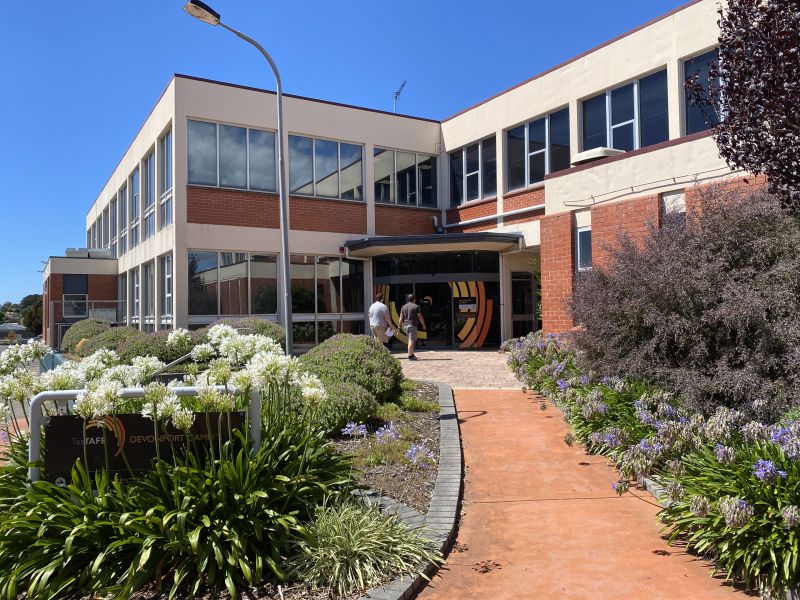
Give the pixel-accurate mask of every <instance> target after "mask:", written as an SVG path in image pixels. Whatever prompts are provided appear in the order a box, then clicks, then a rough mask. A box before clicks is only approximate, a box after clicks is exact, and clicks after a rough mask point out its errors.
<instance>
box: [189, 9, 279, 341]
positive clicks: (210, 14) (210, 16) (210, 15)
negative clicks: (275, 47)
mask: <svg viewBox="0 0 800 600" xmlns="http://www.w3.org/2000/svg"><path fill="white" fill-rule="evenodd" d="M183 10H185V11H186V12H187V13H189V14H190V15H192V16H193V17H194V18H196V19H199V20H200V21H202V22H203V23H208V24H209V25H219V26H220V27H222V28H223V29H227V30H228V31H230V32H231V33H233V34H235V35H237V36H238V37H240V38H242V39H243V40H244V41H245V42H248V43H249V44H252V45H253V46H255V47H256V49H257V50H258V51H259V52H261V54H262V55H264V58H266V59H267V62H268V63H269V66H270V67H272V72H273V73H274V74H275V89H276V92H277V97H278V195H279V196H280V220H281V284H282V285H283V324H284V327H286V354H287V355H291V354H292V288H291V280H290V278H289V197H288V193H287V188H286V166H285V164H284V158H283V157H284V145H283V86H282V84H281V75H280V73H278V67H277V66H276V65H275V61H274V60H272V57H271V56H270V55H269V54H267V51H266V50H264V47H263V46H262V45H261V44H259V43H258V42H257V41H255V40H254V39H253V38H251V37H249V36H247V35H245V34H243V33H241V32H240V31H236V30H235V29H233V28H232V27H228V26H227V25H225V23H223V22H222V21H221V20H220V16H219V13H218V12H217V11H215V10H214V9H213V8H211V7H210V6H208V4H206V3H205V2H200V0H189V2H187V3H186V4H185V5H184V7H183Z"/></svg>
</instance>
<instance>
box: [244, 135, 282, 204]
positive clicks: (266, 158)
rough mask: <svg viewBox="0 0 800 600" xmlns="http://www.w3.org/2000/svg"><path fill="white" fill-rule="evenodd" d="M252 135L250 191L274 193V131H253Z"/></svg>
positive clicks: (275, 187)
mask: <svg viewBox="0 0 800 600" xmlns="http://www.w3.org/2000/svg"><path fill="white" fill-rule="evenodd" d="M249 135H250V189H251V190H259V191H262V192H274V191H275V190H276V189H277V186H276V183H275V134H274V133H273V132H272V131H261V130H259V129H251V130H250V131H249Z"/></svg>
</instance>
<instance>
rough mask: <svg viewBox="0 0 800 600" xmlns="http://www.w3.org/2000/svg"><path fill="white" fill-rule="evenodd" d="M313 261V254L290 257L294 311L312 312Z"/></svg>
mask: <svg viewBox="0 0 800 600" xmlns="http://www.w3.org/2000/svg"><path fill="white" fill-rule="evenodd" d="M315 262H316V257H315V256H303V255H292V257H291V264H290V268H289V272H290V274H291V280H292V312H294V313H314V297H315V290H316V288H315V285H314V263H315ZM312 325H313V323H312Z"/></svg>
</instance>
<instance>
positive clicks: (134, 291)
mask: <svg viewBox="0 0 800 600" xmlns="http://www.w3.org/2000/svg"><path fill="white" fill-rule="evenodd" d="M128 281H129V283H128V291H129V293H130V299H129V305H130V311H131V314H130V318H131V321H132V322H134V323H138V322H139V268H138V267H137V268H135V269H131V270H130V271H128Z"/></svg>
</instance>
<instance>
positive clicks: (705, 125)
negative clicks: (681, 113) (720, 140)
mask: <svg viewBox="0 0 800 600" xmlns="http://www.w3.org/2000/svg"><path fill="white" fill-rule="evenodd" d="M718 61H719V53H718V50H716V49H714V50H711V51H710V52H706V53H705V54H701V55H700V56H695V57H694V58H690V59H688V60H685V61H683V77H684V81H686V80H688V79H689V78H696V79H697V84H698V85H699V86H701V87H702V89H703V92H704V93H705V94H708V93H709V88H710V83H711V82H710V81H709V74H710V72H711V67H712V66H714V67H716V66H717V63H718ZM684 103H685V109H686V110H685V120H684V129H685V132H686V135H689V134H691V133H697V132H699V131H705V130H706V129H710V128H712V127H715V126H716V125H717V124H718V123H719V115H718V114H717V110H716V108H717V107H716V106H714V105H709V104H703V105H701V106H698V105H697V104H693V103H692V101H691V94H690V93H689V90H687V89H686V88H685V86H684Z"/></svg>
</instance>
